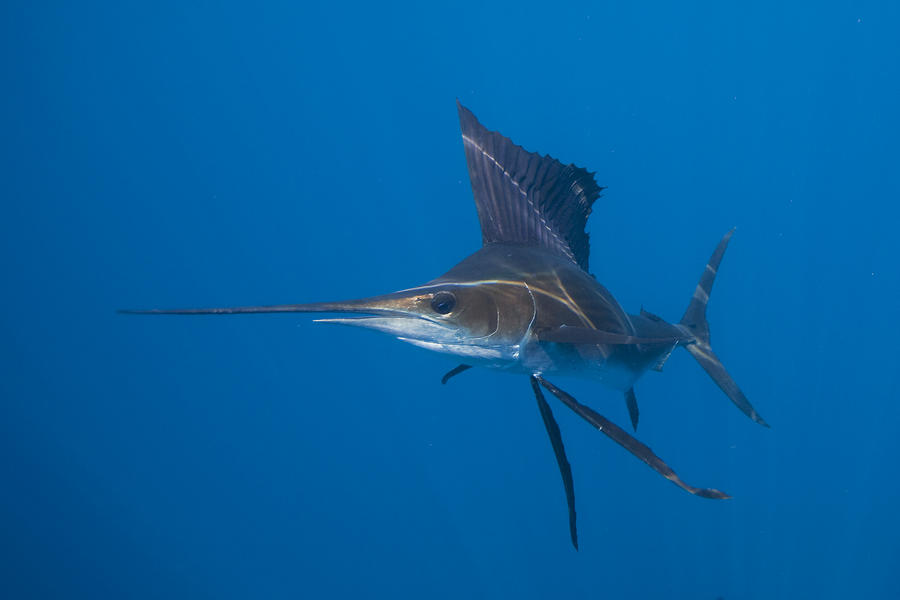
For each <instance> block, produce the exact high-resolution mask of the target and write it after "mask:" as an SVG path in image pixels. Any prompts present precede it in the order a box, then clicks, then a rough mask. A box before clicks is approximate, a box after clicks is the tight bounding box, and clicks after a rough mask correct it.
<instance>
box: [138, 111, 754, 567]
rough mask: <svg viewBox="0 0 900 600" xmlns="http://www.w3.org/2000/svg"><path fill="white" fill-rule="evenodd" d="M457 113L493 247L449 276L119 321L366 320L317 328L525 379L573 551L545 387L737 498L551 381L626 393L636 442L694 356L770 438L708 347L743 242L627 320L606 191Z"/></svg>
mask: <svg viewBox="0 0 900 600" xmlns="http://www.w3.org/2000/svg"><path fill="white" fill-rule="evenodd" d="M457 108H458V111H459V120H460V126H461V130H462V139H463V146H464V148H465V155H466V162H467V164H468V170H469V177H470V180H471V184H472V192H473V195H474V198H475V206H476V209H477V211H478V219H479V222H480V224H481V237H482V242H483V243H482V247H481V248H480V249H479V250H478V251H476V252H475V253H473V254H471V255H469V256H468V257H466V258H465V259H463V260H462V261H461V262H460V263H458V264H457V265H456V266H454V267H453V268H451V269H450V270H449V271H447V272H446V273H444V274H443V275H441V276H440V277H438V278H436V279H432V280H431V281H429V282H427V283H425V284H423V285H419V286H416V287H411V288H408V289H405V290H401V291H398V292H393V293H389V294H384V295H380V296H372V297H368V298H362V299H357V300H348V301H342V302H318V303H306V304H282V305H271V306H242V307H230V308H191V309H163V310H161V309H153V310H125V311H121V312H126V313H132V314H155V315H159V314H167V315H176V314H177V315H206V314H247V313H347V314H356V315H357V316H349V317H346V316H345V317H339V318H324V319H319V320H318V321H319V322H324V323H336V324H341V325H353V326H357V327H365V328H369V329H374V330H377V331H381V332H384V333H387V334H390V335H392V336H394V337H396V338H397V339H399V340H401V341H404V342H408V343H410V344H413V345H416V346H419V347H422V348H426V349H428V350H433V351H435V352H440V353H443V354H449V355H452V356H454V357H457V359H458V360H459V361H460V364H459V366H457V367H456V368H454V369H453V370H451V371H450V372H448V373H447V374H446V375H444V377H443V379H442V383H447V381H448V380H449V379H450V378H451V377H453V376H455V375H458V374H459V373H462V372H463V371H465V370H467V369H470V368H472V367H482V368H488V369H495V370H500V371H506V372H509V373H514V374H521V375H523V376H527V377H528V379H529V381H530V384H531V389H532V391H533V393H534V396H535V399H536V401H537V407H538V410H539V413H540V415H541V418H542V420H543V423H544V426H545V428H546V430H547V434H548V435H549V437H550V443H551V446H552V448H553V451H554V453H555V456H556V462H557V464H558V467H559V471H560V474H561V476H562V481H563V486H564V489H565V496H566V502H567V505H568V518H569V534H570V538H571V542H572V544H573V546H574V547H575V549H576V550H577V549H578V534H577V529H576V514H575V490H574V482H573V477H572V468H571V465H570V464H569V461H568V458H567V456H566V451H565V447H564V445H563V440H562V435H561V432H560V428H559V425H558V424H557V422H556V419H555V418H554V415H553V411H552V410H551V408H550V404H549V403H548V402H547V400H546V398H545V396H544V393H543V391H542V388H543V389H545V390H547V391H549V392H550V394H552V395H553V396H555V397H556V398H558V399H559V400H560V401H561V402H562V403H563V404H564V405H565V406H567V407H568V408H570V409H571V410H573V411H574V412H575V413H576V414H577V415H578V416H580V417H581V418H582V419H584V420H585V421H587V422H588V423H590V424H591V425H593V426H594V427H595V428H597V429H598V430H600V431H601V432H602V433H604V434H605V435H606V436H608V437H609V438H610V439H612V440H613V441H614V442H616V443H618V444H619V445H621V446H622V447H623V448H625V449H626V450H627V451H628V452H630V453H631V454H633V455H634V456H636V457H637V458H639V459H640V460H642V461H643V462H644V463H646V464H647V465H648V466H649V467H650V468H651V469H653V470H654V471H656V472H657V473H659V474H660V475H662V476H663V477H665V478H666V479H668V480H669V481H671V482H672V483H674V484H675V485H677V486H679V487H680V488H682V489H684V490H685V491H687V492H689V493H691V494H694V495H696V496H700V497H702V498H711V499H725V498H729V497H730V496H728V495H727V494H726V493H724V492H722V491H719V490H716V489H712V488H700V487H694V486H692V485H689V484H688V483H686V482H685V481H683V480H682V479H681V478H680V477H679V476H678V475H676V474H675V471H673V470H672V469H671V468H670V467H669V466H668V465H667V464H666V463H665V462H664V461H663V460H662V459H660V458H659V457H658V456H657V455H656V454H654V452H653V451H652V450H651V449H650V448H649V447H648V446H646V445H644V444H643V443H641V442H640V441H638V440H637V439H636V438H635V437H633V436H632V435H631V434H630V433H628V432H627V431H626V430H625V429H623V428H621V427H619V426H618V425H616V424H615V423H613V422H612V421H610V420H609V419H607V418H606V417H604V416H603V415H601V414H600V413H598V412H596V411H595V410H594V409H592V408H590V407H588V406H586V405H584V404H582V403H580V402H579V401H578V400H576V399H575V398H574V397H572V396H571V395H570V394H568V393H566V392H565V391H563V390H562V389H560V388H559V387H557V386H556V385H554V384H553V383H551V382H550V381H549V380H548V379H547V377H548V376H551V377H552V376H555V375H576V376H584V377H589V378H592V379H594V380H596V381H599V382H600V383H602V384H605V385H606V386H608V387H611V388H613V389H616V390H619V391H620V392H622V394H623V395H624V399H625V403H626V406H627V410H628V413H629V416H630V420H631V424H632V427H633V428H634V429H635V430H637V424H638V415H639V413H638V405H637V399H636V396H635V392H634V385H635V382H636V381H637V380H638V378H640V377H641V375H643V374H644V373H645V372H646V371H648V370H651V369H653V370H657V371H659V370H661V369H662V367H663V365H664V364H665V362H666V360H667V359H668V357H669V356H670V355H671V353H672V352H673V351H674V350H675V349H676V348H684V349H685V350H687V351H688V352H689V353H690V354H691V355H692V356H693V357H694V358H695V359H696V360H697V362H698V363H700V366H701V367H702V368H703V369H704V370H705V371H706V372H707V373H708V374H709V376H710V377H711V378H712V380H713V381H714V382H715V383H716V384H717V385H718V386H719V387H720V388H721V389H722V391H723V392H725V394H726V395H727V396H728V398H729V399H730V400H731V401H732V402H733V403H734V404H735V405H736V406H737V407H738V408H739V409H740V410H741V411H743V412H744V414H746V415H747V416H748V417H750V418H751V419H752V420H753V421H755V422H756V423H759V424H760V425H764V426H766V427H768V425H767V423H766V422H765V421H764V420H763V419H762V417H760V416H759V414H758V413H757V412H756V410H755V409H754V408H753V406H752V405H751V404H750V402H749V401H748V400H747V398H746V396H745V395H744V393H743V392H742V391H741V390H740V388H739V387H738V386H737V384H736V383H735V382H734V380H733V379H732V378H731V376H730V375H729V374H728V372H727V371H726V370H725V367H724V366H723V365H722V363H721V361H720V360H719V358H718V357H717V356H716V355H715V354H714V353H713V351H712V348H711V345H710V333H709V324H708V323H707V320H706V306H707V302H708V300H709V295H710V292H711V290H712V286H713V282H714V280H715V277H716V273H717V272H718V269H719V265H720V263H721V261H722V257H723V255H724V254H725V249H726V247H727V245H728V242H729V240H730V239H731V236H732V234H733V232H734V230H733V229H732V230H731V231H729V232H728V233H726V234H725V236H724V237H723V238H722V240H721V241H720V242H719V244H718V245H717V246H716V248H715V251H714V252H713V253H712V256H711V258H710V259H709V262H708V263H707V264H706V266H705V267H704V270H703V273H702V275H701V277H700V281H699V283H698V284H697V287H696V288H695V290H694V293H693V296H692V297H691V299H690V301H689V303H688V306H687V310H686V311H685V312H684V315H683V316H682V318H681V320H680V321H678V322H677V323H670V322H667V321H665V320H663V319H662V318H661V317H658V316H656V315H654V314H652V313H650V312H647V311H645V310H643V309H641V311H640V312H639V313H638V314H629V313H627V312H625V310H624V309H623V308H622V307H621V306H620V305H619V303H618V302H617V301H616V299H615V298H614V297H613V295H612V294H611V293H610V292H609V291H608V290H607V289H606V288H605V287H604V286H603V285H601V284H600V283H599V282H598V281H597V279H596V278H595V277H594V276H592V275H591V274H590V272H589V268H588V255H589V250H590V247H589V240H588V234H587V233H586V232H585V226H586V224H587V219H588V217H589V215H590V213H591V210H592V206H593V204H594V202H595V201H596V200H597V198H598V197H599V196H600V193H601V191H602V189H603V188H601V187H600V186H599V185H598V184H597V183H596V181H595V179H594V173H591V172H589V171H587V170H586V169H584V168H580V167H576V166H575V165H574V164H569V165H564V164H562V163H561V162H560V161H558V160H556V159H555V158H552V157H550V156H549V155H544V156H541V155H540V154H537V153H533V152H529V151H527V150H525V149H524V148H522V147H520V146H517V145H516V144H514V143H513V142H512V141H511V140H510V139H508V138H506V137H504V136H503V135H501V134H500V133H498V132H495V131H490V130H488V129H487V128H485V127H484V126H483V125H482V124H481V123H480V122H479V121H478V120H477V119H476V118H475V115H474V114H472V112H471V111H469V110H468V109H467V108H465V107H464V106H462V104H460V103H459V102H458V101H457Z"/></svg>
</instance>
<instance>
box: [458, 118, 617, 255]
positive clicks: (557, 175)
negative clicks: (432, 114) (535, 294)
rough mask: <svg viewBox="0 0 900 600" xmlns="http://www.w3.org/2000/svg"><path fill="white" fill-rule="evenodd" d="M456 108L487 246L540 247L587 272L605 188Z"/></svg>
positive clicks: (576, 169)
mask: <svg viewBox="0 0 900 600" xmlns="http://www.w3.org/2000/svg"><path fill="white" fill-rule="evenodd" d="M457 106H458V108H459V122H460V128H461V129H462V137H463V145H464V146H465V150H466V161H467V163H468V165H469V179H471V182H472V192H473V194H474V196H475V206H476V207H477V209H478V219H479V221H480V222H481V237H482V241H483V243H484V244H491V243H495V242H506V243H518V244H529V245H537V246H542V247H545V248H547V249H549V250H551V251H553V252H556V253H558V254H561V255H563V256H566V257H567V258H569V259H570V260H572V261H574V262H575V263H576V264H578V265H579V266H580V267H581V268H582V269H584V270H585V271H587V270H588V254H589V253H590V245H589V242H588V234H587V233H586V232H585V231H584V228H585V225H586V224H587V219H588V216H589V215H590V213H591V205H593V203H594V201H595V200H596V199H597V198H598V197H599V196H600V191H601V190H602V189H603V188H601V187H600V186H598V185H597V183H596V181H594V175H593V173H590V172H588V171H587V170H585V169H582V168H579V167H576V166H575V165H572V164H570V165H563V164H562V163H561V162H559V161H558V160H556V159H555V158H551V157H550V156H541V155H539V154H536V153H534V152H528V151H527V150H525V149H523V148H522V147H520V146H517V145H515V144H513V143H512V141H510V140H509V139H508V138H506V137H504V136H502V135H501V134H499V133H497V132H496V131H488V130H487V129H486V128H485V127H484V126H483V125H482V124H481V123H479V122H478V119H476V118H475V115H473V114H472V112H471V111H470V110H469V109H467V108H466V107H464V106H463V105H462V104H459V102H457Z"/></svg>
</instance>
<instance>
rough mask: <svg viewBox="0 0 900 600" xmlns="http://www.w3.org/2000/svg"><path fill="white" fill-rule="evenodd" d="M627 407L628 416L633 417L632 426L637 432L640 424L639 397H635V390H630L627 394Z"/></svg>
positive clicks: (631, 388)
mask: <svg viewBox="0 0 900 600" xmlns="http://www.w3.org/2000/svg"><path fill="white" fill-rule="evenodd" d="M625 406H627V407H628V416H629V417H631V426H632V427H633V428H634V430H635V431H637V424H638V414H639V411H638V405H637V396H635V395H634V388H633V387H630V388H628V391H627V392H625Z"/></svg>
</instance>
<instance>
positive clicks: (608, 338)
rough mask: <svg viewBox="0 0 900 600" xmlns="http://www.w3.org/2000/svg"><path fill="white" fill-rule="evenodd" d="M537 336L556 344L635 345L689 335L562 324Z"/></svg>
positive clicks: (540, 332)
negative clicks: (629, 332) (649, 334)
mask: <svg viewBox="0 0 900 600" xmlns="http://www.w3.org/2000/svg"><path fill="white" fill-rule="evenodd" d="M537 338H538V339H539V340H540V341H542V342H556V343H558V344H610V345H637V344H674V343H676V342H679V341H682V340H688V339H690V338H689V337H687V336H685V337H659V338H648V337H636V336H633V335H626V334H622V333H613V332H611V331H601V330H599V329H590V328H588V327H574V326H570V325H562V326H560V327H555V328H553V329H545V330H543V331H539V332H537Z"/></svg>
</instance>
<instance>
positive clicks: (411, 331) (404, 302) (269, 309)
mask: <svg viewBox="0 0 900 600" xmlns="http://www.w3.org/2000/svg"><path fill="white" fill-rule="evenodd" d="M432 296H433V294H431V293H428V292H426V293H423V292H422V291H420V290H406V291H400V292H394V293H392V294H385V295H383V296H372V297H370V298H361V299H358V300H347V301H342V302H314V303H308V304H277V305H272V306H236V307H223V308H176V309H151V310H120V311H119V312H120V313H125V314H138V315H234V314H257V313H355V314H361V315H371V316H359V317H352V318H329V319H317V320H316V322H318V323H332V324H337V325H353V326H356V327H365V328H367V329H374V330H376V331H381V332H384V333H388V334H391V335H394V336H396V337H397V338H399V339H400V340H402V341H405V342H409V343H412V344H415V345H418V346H422V347H425V348H428V349H430V350H436V351H439V352H451V353H455V354H463V355H468V354H469V352H466V351H465V350H467V348H465V347H466V346H467V343H466V340H467V339H469V338H471V332H469V331H465V330H464V329H463V328H460V327H459V326H458V325H457V324H454V323H452V322H449V321H447V320H446V319H443V318H442V316H441V315H439V314H437V313H435V311H434V309H433V308H432V307H431V299H432ZM461 347H462V348H463V351H462V352H460V348H461ZM478 353H479V354H483V353H484V350H479V351H478Z"/></svg>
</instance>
